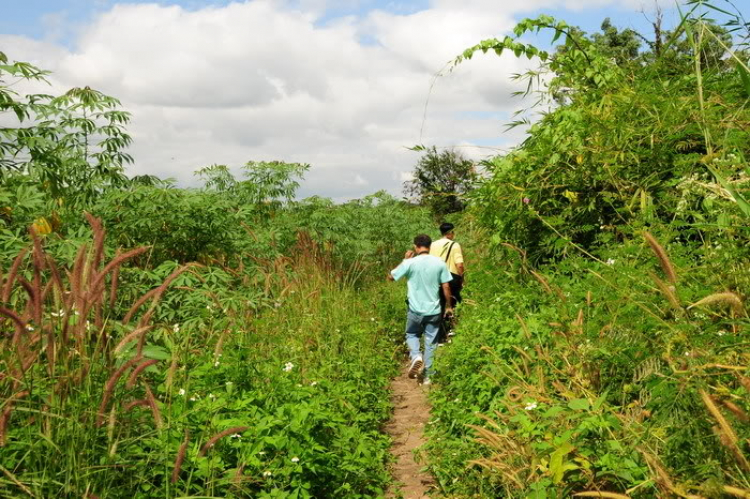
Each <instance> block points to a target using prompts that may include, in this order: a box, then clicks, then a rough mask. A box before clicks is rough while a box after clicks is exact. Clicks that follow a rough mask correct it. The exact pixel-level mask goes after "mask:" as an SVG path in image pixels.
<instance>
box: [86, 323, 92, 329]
mask: <svg viewBox="0 0 750 499" xmlns="http://www.w3.org/2000/svg"><path fill="white" fill-rule="evenodd" d="M86 331H91V323H90V322H89V321H86Z"/></svg>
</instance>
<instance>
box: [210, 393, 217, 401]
mask: <svg viewBox="0 0 750 499" xmlns="http://www.w3.org/2000/svg"><path fill="white" fill-rule="evenodd" d="M208 398H210V399H211V400H214V399H215V398H216V395H214V394H213V393H209V394H208Z"/></svg>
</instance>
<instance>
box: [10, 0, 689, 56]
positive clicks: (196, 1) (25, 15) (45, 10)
mask: <svg viewBox="0 0 750 499" xmlns="http://www.w3.org/2000/svg"><path fill="white" fill-rule="evenodd" d="M233 1H235V2H236V1H237V0H128V1H118V0H24V1H19V2H12V3H11V4H10V5H9V6H6V7H5V8H4V9H3V16H2V17H0V33H2V34H6V35H21V36H27V37H31V38H35V39H45V38H47V39H48V38H49V37H50V34H51V33H50V31H51V27H52V26H51V25H52V24H53V23H54V26H55V27H56V28H57V29H60V24H61V23H62V24H64V25H65V28H66V29H63V30H62V31H61V32H59V33H52V35H53V37H55V36H61V38H62V39H58V40H56V41H58V42H60V43H62V44H64V45H71V44H72V43H73V42H74V37H75V30H76V27H79V26H82V25H85V24H87V23H89V22H90V21H91V20H92V19H94V18H95V17H96V16H97V15H98V14H100V13H103V12H106V11H108V10H109V9H111V8H112V7H113V6H114V5H116V4H159V5H165V6H166V5H179V6H181V7H183V8H185V9H189V10H195V9H201V8H205V7H221V6H225V5H227V4H230V3H233ZM498 4H499V5H500V4H501V2H500V1H498ZM429 6H430V2H429V1H428V0H412V1H407V2H397V1H392V0H358V1H355V2H346V4H340V3H339V4H335V5H334V6H332V7H330V8H329V9H327V10H326V11H325V13H324V14H323V15H322V17H321V18H320V19H319V20H318V22H319V23H320V24H325V23H326V22H329V21H331V20H335V19H336V18H338V17H341V16H350V15H355V16H363V15H365V14H366V13H367V12H369V11H372V10H376V9H377V10H383V11H386V12H392V13H395V14H410V13H414V12H418V11H420V10H424V9H427V8H429ZM665 12H666V14H667V22H668V23H670V22H672V21H674V18H675V15H674V10H673V9H667V10H666V11H665ZM540 13H544V14H549V15H552V16H554V17H557V18H559V19H565V20H566V21H567V22H569V23H570V24H575V25H577V26H580V27H582V28H583V29H584V30H586V31H589V32H591V31H595V30H597V29H598V28H599V26H600V24H601V22H602V20H603V19H604V18H606V17H610V18H611V19H612V20H613V22H614V24H615V25H616V26H618V27H630V28H633V29H636V30H638V31H640V32H641V33H644V34H646V35H648V34H650V32H651V27H650V25H649V23H648V21H647V18H646V16H644V15H643V14H642V13H639V12H637V11H635V10H633V9H632V8H629V7H628V6H620V7H618V6H612V5H608V6H605V7H599V8H584V9H560V8H555V9H534V10H530V11H528V12H524V13H523V15H518V16H517V17H518V18H520V17H524V16H525V17H533V16H534V15H538V14H540ZM647 14H648V13H647Z"/></svg>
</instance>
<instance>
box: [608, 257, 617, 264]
mask: <svg viewBox="0 0 750 499" xmlns="http://www.w3.org/2000/svg"><path fill="white" fill-rule="evenodd" d="M614 264H615V259H614V258H610V259H609V260H607V265H614Z"/></svg>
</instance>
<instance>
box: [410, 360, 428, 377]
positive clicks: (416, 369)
mask: <svg viewBox="0 0 750 499" xmlns="http://www.w3.org/2000/svg"><path fill="white" fill-rule="evenodd" d="M423 367H424V361H423V360H422V356H421V355H420V356H419V357H414V359H413V360H412V361H411V365H410V366H409V377H410V378H411V379H414V378H416V377H417V376H419V375H420V374H421V373H422V368H423Z"/></svg>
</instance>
